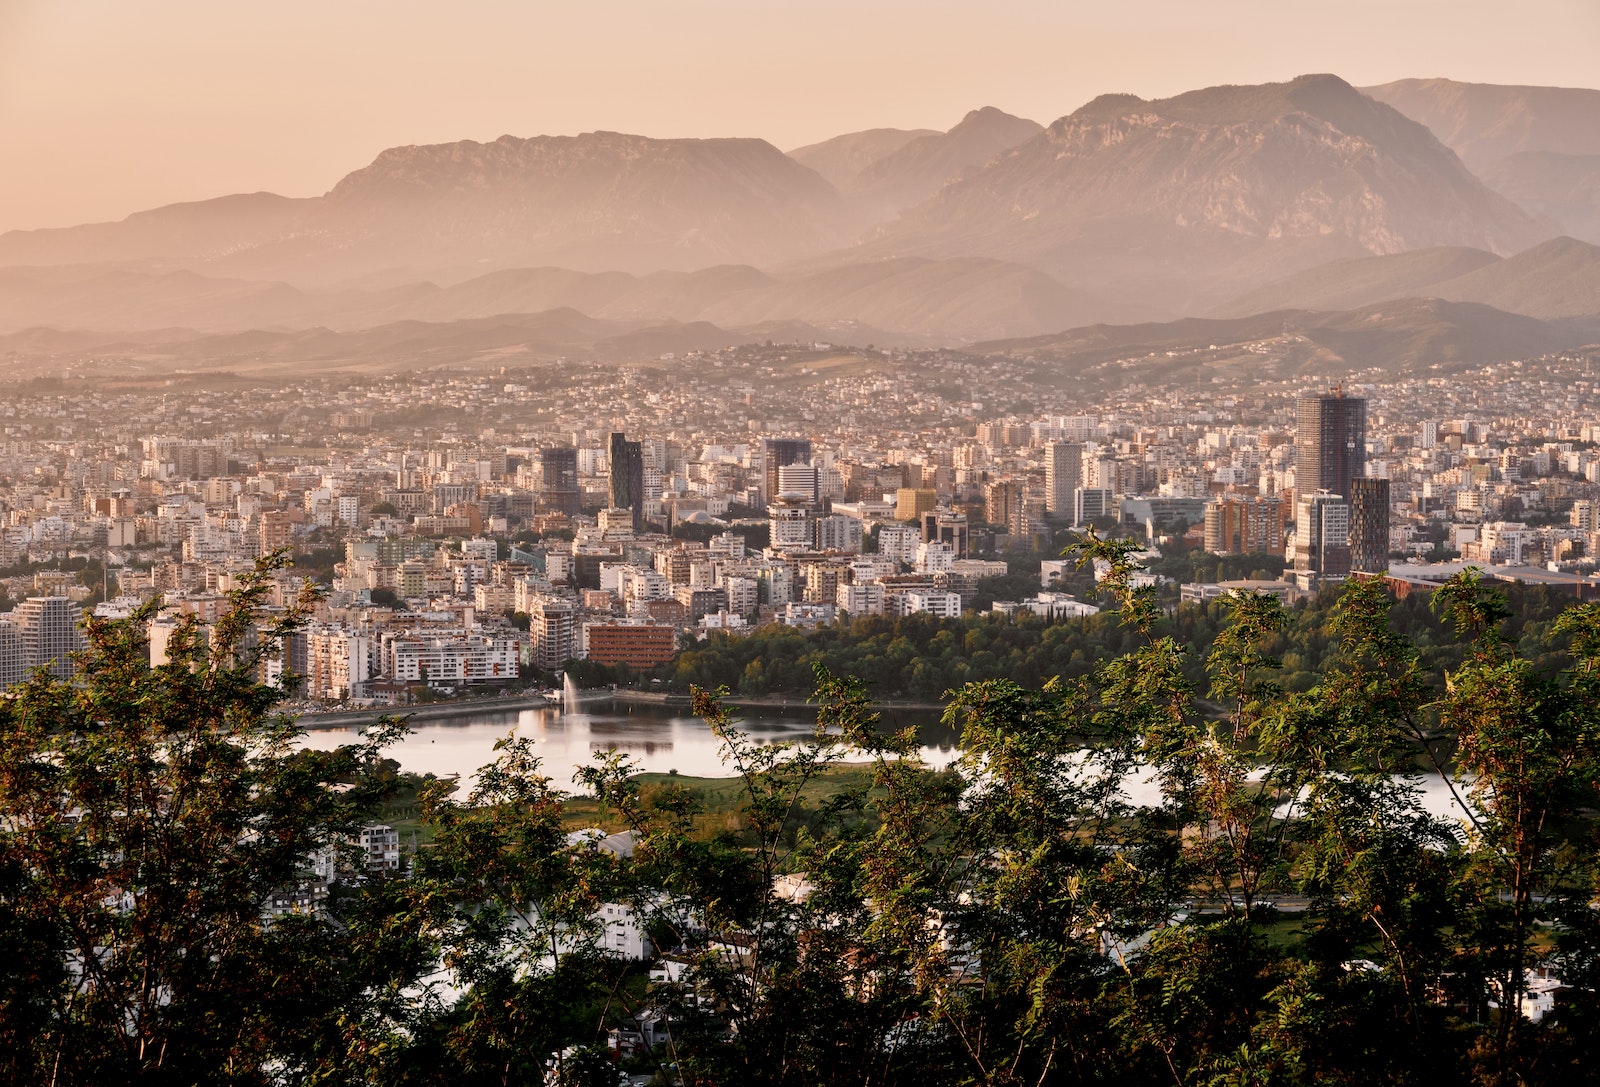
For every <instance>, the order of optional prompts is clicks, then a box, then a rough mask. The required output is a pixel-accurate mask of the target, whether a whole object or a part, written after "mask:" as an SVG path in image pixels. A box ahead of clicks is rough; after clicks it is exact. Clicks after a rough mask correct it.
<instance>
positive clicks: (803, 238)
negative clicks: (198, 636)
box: [0, 132, 860, 286]
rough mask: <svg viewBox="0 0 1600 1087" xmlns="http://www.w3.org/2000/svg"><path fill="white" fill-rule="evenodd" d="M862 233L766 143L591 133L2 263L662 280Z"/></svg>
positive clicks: (316, 274) (33, 237)
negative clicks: (521, 269)
mask: <svg viewBox="0 0 1600 1087" xmlns="http://www.w3.org/2000/svg"><path fill="white" fill-rule="evenodd" d="M859 226H860V224H859V222H857V221H856V220H855V219H854V218H852V213H851V212H850V211H849V209H848V208H847V207H846V205H845V202H844V200H843V199H842V198H841V197H840V196H839V194H838V193H837V192H836V191H835V190H834V188H833V187H832V186H831V185H829V184H828V183H827V182H826V181H824V180H823V179H822V178H821V177H819V176H818V175H817V174H816V173H814V172H813V171H811V170H809V169H807V168H806V167H804V166H802V165H800V164H799V163H797V162H796V161H794V160H793V159H791V158H789V157H788V156H786V155H784V154H783V153H781V152H780V151H778V149H777V148H775V147H773V146H772V145H771V144H769V143H767V142H766V141H764V140H751V139H715V140H654V139H649V138H646V137H643V136H629V135H622V134H619V133H613V132H590V133H585V134H583V135H581V136H540V137H535V138H533V139H525V140H524V139H517V138H514V137H511V136H503V137H501V138H500V139H498V140H495V141H494V142H492V143H487V144H483V143H476V142H473V141H470V140H468V141H462V142H459V143H453V144H438V145H432V146H424V147H397V148H391V149H389V150H387V151H384V152H383V153H382V154H380V155H379V156H378V157H377V158H376V159H375V160H374V161H373V162H372V163H371V164H370V165H368V166H367V167H365V168H363V169H360V170H357V171H355V172H354V173H351V174H349V175H348V176H346V177H345V178H344V179H343V180H341V181H340V182H339V183H338V185H336V186H335V187H334V188H333V189H332V190H331V191H330V192H329V193H327V194H326V195H325V196H322V197H318V198H315V199H309V200H297V201H287V200H284V199H282V198H280V197H270V196H269V195H268V194H259V195H257V196H253V197H229V198H224V199H223V200H216V201H207V202H205V203H202V204H179V205H173V206H171V207H168V208H161V209H157V210H155V211H152V212H144V213H141V214H139V215H135V216H130V217H129V218H128V219H125V220H123V221H122V222H119V223H101V224H92V225H89V226H82V227H70V228H65V229H59V230H36V231H13V232H11V233H8V234H5V235H3V236H0V264H13V265H45V264H48V265H55V264H70V263H84V262H91V261H109V260H115V261H122V262H137V263H138V264H139V265H140V266H141V268H142V270H171V269H174V268H186V269H189V270H195V271H201V272H204V273H207V274H212V275H224V276H235V277H241V278H252V279H256V278H270V279H280V278H281V279H285V280H289V281H291V282H294V283H297V284H299V285H302V286H304V285H314V284H330V283H335V282H338V281H339V280H342V279H348V278H352V277H356V276H362V275H369V274H372V273H375V272H384V271H392V270H396V269H398V270H401V271H403V272H404V274H405V275H407V276H408V277H409V278H413V279H416V278H439V277H443V278H445V279H459V278H463V277H464V276H466V275H469V274H474V273H481V272H482V271H485V270H489V269H492V268H496V267H515V266H530V265H560V266H563V267H569V268H575V269H579V270H584V271H612V270H624V271H641V272H648V271H655V270H657V269H662V268H671V269H685V270H687V269H692V268H699V267H704V266H706V265H711V264H724V263H753V264H767V263H774V262H779V261H783V260H786V259H789V258H792V257H794V256H797V255H801V254H806V253H811V252H815V251H817V250H820V249H823V248H826V247H828V246H835V245H839V244H842V243H843V242H845V241H847V240H848V239H849V238H850V237H851V236H852V235H853V234H854V233H855V231H856V230H857V229H858V228H859Z"/></svg>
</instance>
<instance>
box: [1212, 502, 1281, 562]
mask: <svg viewBox="0 0 1600 1087" xmlns="http://www.w3.org/2000/svg"><path fill="white" fill-rule="evenodd" d="M1205 549H1206V550H1207V551H1209V552H1211V554H1213V555H1252V554H1273V555H1276V554H1281V553H1282V551H1283V502H1282V500H1281V499H1280V498H1278V497H1277V496H1276V495H1248V494H1229V495H1224V496H1222V497H1221V498H1217V499H1214V500H1212V501H1210V502H1207V503H1206V507H1205Z"/></svg>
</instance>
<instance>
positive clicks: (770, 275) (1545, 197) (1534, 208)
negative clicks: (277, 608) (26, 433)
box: [0, 75, 1600, 343]
mask: <svg viewBox="0 0 1600 1087" xmlns="http://www.w3.org/2000/svg"><path fill="white" fill-rule="evenodd" d="M1371 90H1372V94H1373V95H1375V96H1378V97H1382V96H1385V95H1387V96H1388V97H1389V98H1391V99H1393V100H1394V101H1395V102H1396V103H1397V104H1399V105H1402V106H1404V107H1405V108H1406V109H1409V110H1412V111H1414V112H1416V113H1417V114H1419V115H1426V116H1427V117H1429V118H1430V123H1432V124H1435V125H1438V126H1439V127H1440V129H1441V131H1443V132H1446V133H1447V134H1448V138H1449V139H1451V140H1454V141H1457V143H1458V144H1459V146H1461V147H1462V148H1463V153H1464V154H1470V155H1473V156H1479V155H1490V156H1499V157H1496V158H1492V159H1491V160H1490V165H1488V166H1483V167H1481V168H1482V169H1483V171H1484V176H1485V177H1487V178H1488V179H1490V180H1491V181H1492V182H1493V183H1494V185H1496V186H1498V187H1499V189H1500V190H1502V191H1501V192H1496V191H1494V190H1493V189H1491V188H1490V187H1489V186H1488V185H1487V184H1485V182H1484V181H1483V180H1480V178H1479V177H1477V176H1475V175H1474V174H1473V173H1471V172H1470V171H1469V170H1468V169H1467V167H1466V166H1464V165H1463V164H1462V161H1461V159H1460V158H1458V157H1457V155H1456V154H1455V153H1454V152H1453V151H1452V150H1451V149H1450V148H1449V147H1447V146H1445V144H1444V143H1441V142H1440V139H1439V138H1438V137H1436V135H1435V134H1434V133H1432V132H1430V131H1429V130H1428V128H1426V127H1424V125H1423V124H1422V123H1419V122H1418V121H1417V120H1414V119H1409V118H1408V117H1406V116H1404V115H1403V114H1402V112H1399V111H1397V109H1395V108H1392V107H1391V106H1389V105H1385V104H1384V103H1383V102H1380V101H1378V100H1377V97H1369V96H1367V95H1364V94H1362V93H1360V92H1358V91H1357V90H1356V89H1355V88H1353V87H1351V86H1350V85H1349V84H1347V83H1345V82H1344V81H1343V80H1341V79H1338V78H1337V77H1335V76H1331V75H1316V76H1303V77H1301V78H1299V79H1295V80H1292V81H1290V82H1287V83H1274V84H1264V85H1260V86H1224V87H1211V88H1206V89H1203V90H1197V91H1192V92H1189V93H1187V94H1182V95H1178V96H1176V97H1173V98H1168V99H1162V100H1158V101H1145V100H1143V99H1140V98H1136V97H1133V96H1131V95H1104V96H1101V97H1100V98H1097V99H1095V100H1094V101H1092V102H1090V103H1088V104H1087V105H1085V106H1083V107H1082V108H1080V109H1078V110H1076V111H1075V112H1073V113H1071V114H1069V115H1067V116H1065V117H1062V118H1060V119H1059V120H1057V121H1056V122H1055V123H1054V124H1052V125H1051V126H1050V127H1049V128H1048V129H1043V128H1041V127H1040V126H1039V125H1038V124H1037V123H1035V122H1034V121H1030V120H1027V119H1025V118H1020V117H1014V116H1011V115H1009V114H1006V113H1004V112H1002V111H1000V110H998V109H995V108H993V107H986V108H983V109H977V110H973V111H971V112H970V113H968V114H967V115H966V116H965V117H964V118H963V119H962V120H961V121H960V123H958V124H956V125H955V126H954V127H952V128H951V129H950V130H949V131H948V132H933V131H925V130H900V129H871V130H867V131H863V132H855V133H848V134H846V135H843V136H838V137H835V138H834V139H831V140H826V141H823V142H822V143H818V144H813V145H810V146H809V147H802V148H796V149H795V150H794V151H793V152H792V153H791V154H790V155H785V154H782V153H781V152H779V151H778V150H777V149H776V148H775V147H774V146H772V145H771V144H769V143H767V142H765V141H763V140H759V139H671V140H661V139H652V138H648V137H644V136H635V135H625V134H621V133H615V132H589V133H584V134H581V135H578V136H537V137H533V138H529V139H520V138H515V137H511V136H504V137H501V138H500V139H497V140H494V141H492V142H489V143H478V142H474V141H470V140H468V141H460V142H456V143H444V144H434V145H427V146H414V147H395V148H390V149H389V150H386V151H384V152H382V153H381V154H379V155H378V156H377V157H376V158H375V159H374V160H373V161H372V162H371V163H370V164H368V165H367V166H365V167H363V168H361V169H359V170H355V171H354V172H352V173H350V174H349V175H347V176H346V177H345V178H343V179H342V180H341V181H340V182H339V183H338V184H337V185H336V186H335V187H334V188H333V189H332V190H330V191H329V192H328V193H326V194H324V195H322V196H318V197H313V198H308V199H288V198H285V197H281V196H276V195H273V194H271V193H252V194H241V195H235V196H227V197H222V198H219V199H216V200H208V201H200V202H196V203H186V204H174V205H171V206H169V207H164V208H156V209H153V210H150V211H145V212H140V213H138V214H135V215H131V216H129V217H127V218H126V219H124V220H122V221H120V222H116V223H95V224H87V225H83V226H76V227H68V228H62V229H55V230H34V231H13V232H11V233H8V234H4V235H0V332H4V330H7V329H10V330H14V331H20V330H23V329H29V328H34V327H39V326H45V325H48V326H52V327H55V328H59V329H77V330H91V331H92V330H112V331H115V330H124V331H127V330H131V331H142V330H145V329H159V328H180V329H181V328H189V329H192V330H194V331H195V332H197V333H201V334H205V335H208V336H209V335H214V334H222V333H238V332H245V331H261V330H264V331H269V332H273V333H277V332H286V331H289V332H309V331H311V330H313V329H316V328H324V329H327V330H329V332H331V333H335V334H344V333H351V332H357V331H362V330H369V329H373V328H377V327H380V326H387V325H394V324H396V323H398V322H403V321H408V320H409V321H423V322H425V323H427V324H430V325H433V324H439V325H447V324H453V323H455V322H459V321H472V320H478V319H485V318H490V317H496V316H499V315H504V314H521V315H531V314H542V313H551V312H561V311H566V310H571V311H574V312H576V313H579V314H582V315H585V316H586V317H587V318H589V319H593V320H600V321H615V322H622V323H624V324H625V325H627V326H628V327H627V328H625V329H623V330H622V332H620V333H618V334H619V335H622V334H626V335H632V333H633V330H634V326H635V325H636V324H637V323H639V322H644V323H645V325H647V326H649V327H656V326H661V327H668V326H676V325H683V326H694V325H697V324H698V323H700V322H708V323H710V324H712V325H714V326H715V327H717V328H719V329H735V330H738V329H749V328H753V327H756V326H757V325H762V326H766V327H773V328H784V327H791V326H792V327H798V328H807V329H815V330H817V331H818V333H819V334H820V335H824V336H828V335H833V332H831V331H830V330H846V329H848V330H861V329H865V330H870V331H873V332H875V333H877V334H880V335H882V336H886V337H898V338H900V339H902V340H904V341H907V342H917V343H929V342H939V343H959V342H967V341H969V340H980V339H981V340H988V339H997V338H1015V337H1019V336H1025V335H1029V334H1035V333H1041V332H1045V331H1049V330H1051V329H1059V328H1064V327H1069V326H1073V325H1081V324H1087V323H1089V322H1094V321H1099V322H1127V321H1139V320H1146V321H1158V320H1168V319H1171V318H1174V317H1178V316H1182V315H1185V314H1196V313H1212V312H1214V313H1218V314H1224V315H1230V316H1231V315H1244V314H1246V313H1249V312H1252V311H1274V310H1278V309H1284V308H1290V309H1316V310H1336V309H1348V308H1352V307H1360V306H1364V305H1369V304H1372V303H1375V302H1378V301H1382V300H1386V299H1393V298H1402V297H1427V296H1435V297H1443V298H1446V299H1457V300H1463V301H1479V302H1483V303H1484V304H1487V305H1491V306H1495V307H1497V308H1500V309H1506V310H1511V311H1516V312H1519V313H1525V314H1528V315H1531V316H1536V317H1561V316H1568V315H1580V314H1585V313H1589V312H1592V309H1591V308H1590V301H1589V299H1590V296H1591V293H1592V278H1591V274H1590V261H1591V258H1592V256H1593V254H1592V253H1591V252H1590V251H1589V250H1587V249H1583V248H1574V245H1576V244H1577V243H1573V245H1568V246H1565V247H1561V246H1556V247H1552V248H1540V249H1534V250H1532V252H1531V255H1530V254H1529V252H1528V251H1530V249H1531V247H1535V246H1538V245H1539V243H1541V242H1543V241H1545V240H1546V239H1550V238H1554V237H1557V236H1559V234H1560V231H1559V229H1558V228H1557V226H1556V225H1555V224H1556V223H1557V222H1560V223H1563V224H1577V225H1576V226H1574V227H1570V228H1569V230H1568V232H1569V233H1571V234H1572V235H1573V236H1574V237H1577V238H1580V239H1586V240H1590V241H1600V135H1597V133H1600V120H1597V119H1596V115H1597V114H1600V110H1592V109H1591V108H1590V107H1591V106H1592V105H1594V104H1595V103H1597V102H1600V98H1595V97H1593V96H1597V95H1600V92H1595V91H1566V90H1560V89H1551V88H1516V87H1512V88H1504V87H1502V88H1494V87H1490V88H1484V87H1476V86H1469V85H1465V84H1451V83H1449V82H1448V81H1439V80H1428V81H1402V82H1401V83H1397V84H1390V85H1387V86H1386V87H1380V88H1372V89H1371ZM1591 137H1592V138H1591ZM1475 161H1477V160H1476V159H1475ZM1504 194H1509V196H1510V197H1511V198H1509V199H1508V197H1507V195H1504ZM1541 216H1542V218H1541ZM1513 253H1516V254H1519V258H1518V259H1517V260H1516V261H1515V262H1512V261H1499V260H1497V258H1500V257H1505V256H1506V255H1508V254H1513ZM1524 258H1525V259H1524ZM586 342H587V341H586Z"/></svg>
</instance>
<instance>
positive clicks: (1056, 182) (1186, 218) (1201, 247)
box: [859, 76, 1543, 314]
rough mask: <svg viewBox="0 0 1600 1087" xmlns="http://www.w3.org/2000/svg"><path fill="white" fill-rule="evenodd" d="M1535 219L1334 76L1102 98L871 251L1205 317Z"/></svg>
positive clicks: (1489, 245) (1502, 240)
mask: <svg viewBox="0 0 1600 1087" xmlns="http://www.w3.org/2000/svg"><path fill="white" fill-rule="evenodd" d="M1542 236H1543V232H1542V231H1541V230H1540V228H1539V227H1538V225H1537V224H1536V223H1535V222H1534V221H1533V220H1532V219H1531V218H1530V217H1529V216H1528V215H1527V214H1526V213H1524V212H1523V211H1521V210H1520V209H1519V208H1517V207H1516V206H1514V205H1513V204H1512V203H1511V202H1510V201H1508V200H1506V199H1505V198H1504V197H1501V196H1499V195H1498V194H1496V193H1493V192H1491V191H1490V190H1489V189H1488V188H1487V187H1486V186H1485V185H1484V184H1483V183H1482V182H1481V181H1479V180H1478V179H1477V178H1475V177H1473V176H1472V175H1471V174H1470V173H1468V171H1467V170H1466V168H1465V167H1463V166H1462V164H1461V162H1460V160H1459V159H1457V158H1456V157H1455V155H1454V154H1453V153H1452V152H1451V151H1450V150H1449V149H1448V148H1446V147H1444V146H1443V145H1442V144H1440V143H1439V141H1438V140H1436V139H1435V138H1434V137H1433V136H1432V135H1431V134H1430V133H1429V132H1428V131H1427V130H1426V129H1425V128H1423V127H1422V126H1421V125H1419V124H1417V123H1416V122H1413V121H1410V120H1408V119H1406V118H1405V117H1403V116H1401V115H1400V114H1399V113H1397V112H1395V111H1394V110H1392V109H1390V108H1389V107H1387V106H1384V105H1382V104H1380V103H1378V102H1375V101H1373V100H1372V99H1370V98H1367V97H1365V96H1364V95H1362V94H1360V93H1359V92H1358V91H1356V90H1355V89H1354V88H1353V87H1351V86H1350V85H1349V84H1347V83H1345V82H1344V81H1343V80H1341V79H1338V78H1337V77H1334V76H1305V77H1301V78H1300V79H1297V80H1294V81H1292V82H1290V83H1282V84H1268V85H1263V86H1257V87H1213V88H1209V89H1207V90H1202V91H1194V92H1191V93H1189V94H1185V95H1180V96H1178V97H1176V98H1172V99H1166V100H1162V101H1156V102H1146V101H1143V100H1142V99H1138V98H1134V97H1132V96H1129V95H1110V96H1105V97H1102V98H1099V99H1096V100H1095V101H1093V102H1091V103H1089V104H1088V105H1087V106H1084V107H1083V108H1082V109H1080V110H1078V111H1077V112H1076V113H1073V114H1071V115H1070V116H1067V117H1063V118H1062V119H1060V120H1058V121H1056V122H1055V123H1054V124H1053V125H1051V126H1050V128H1049V129H1048V130H1047V131H1046V132H1044V133H1043V134H1041V135H1040V136H1038V137H1036V138H1034V139H1032V140H1029V141H1028V142H1026V143H1024V144H1022V145H1021V146H1018V147H1015V148H1013V149H1011V150H1010V151H1008V152H1005V153H1003V154H1002V155H1000V156H999V157H998V158H996V159H995V160H994V161H992V162H991V163H989V164H988V165H987V166H985V167H983V168H982V169H979V170H977V171H974V172H972V173H969V174H968V175H967V176H966V177H964V178H962V179H960V180H959V181H955V182H952V183H951V184H950V185H948V186H946V187H945V188H944V189H943V190H942V191H941V192H939V193H938V194H937V195H936V196H935V197H933V198H932V199H930V200H929V201H927V202H926V203H924V204H922V205H920V206H918V207H917V208H914V209H912V210H911V211H908V212H907V213H906V214H905V215H904V216H902V218H901V219H900V220H899V221H898V222H896V223H894V224H891V225H889V226H886V227H884V228H882V229H881V230H880V231H879V232H878V234H877V236H876V237H874V238H873V239H872V240H870V241H868V242H867V243H866V244H865V245H864V246H863V247H861V249H860V251H859V252H860V253H861V254H862V255H870V256H873V257H882V256H889V255H902V256H903V255H918V256H937V257H953V256H988V257H994V258H997V259H1003V260H1010V261H1016V262H1019V263H1027V264H1032V265H1034V266H1036V267H1039V268H1041V269H1043V270H1044V271H1046V272H1049V273H1050V274H1051V275H1053V276H1055V277H1056V278H1057V279H1060V280H1061V281H1062V282H1063V283H1065V284H1066V285H1067V286H1069V287H1076V288H1079V289H1083V290H1087V291H1094V292H1097V293H1102V294H1105V295H1108V296H1111V297H1119V296H1120V297H1122V298H1124V299H1127V300H1129V301H1132V300H1137V301H1139V302H1141V303H1144V304H1145V305H1146V307H1147V312H1152V313H1155V314H1161V313H1166V314H1175V313H1182V312H1185V311H1188V312H1193V311H1196V310H1204V309H1207V308H1209V307H1210V306H1213V305H1216V304H1218V303H1219V302H1221V301H1222V300H1223V299H1226V298H1229V297H1234V296H1237V295H1239V294H1241V293H1243V292H1244V291H1246V290H1249V289H1252V288H1254V287H1256V286H1259V285H1262V284H1264V283H1267V282H1270V281H1272V280H1274V279H1277V278H1281V277H1282V276H1284V275H1286V274H1289V273H1292V272H1295V271H1298V270H1301V269H1303V268H1308V267H1311V266H1314V265H1317V264H1321V263H1326V262H1327V261H1329V260H1335V259H1340V258H1349V257H1357V256H1363V255H1371V254H1383V253H1396V252H1401V251H1404V250H1407V249H1419V248H1429V247H1436V246H1458V247H1470V248H1477V249H1485V250H1489V251H1492V252H1514V251H1516V250H1519V249H1522V248H1525V247H1526V246H1528V245H1530V244H1533V243H1535V242H1537V241H1539V240H1540V239H1541V237H1542Z"/></svg>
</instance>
